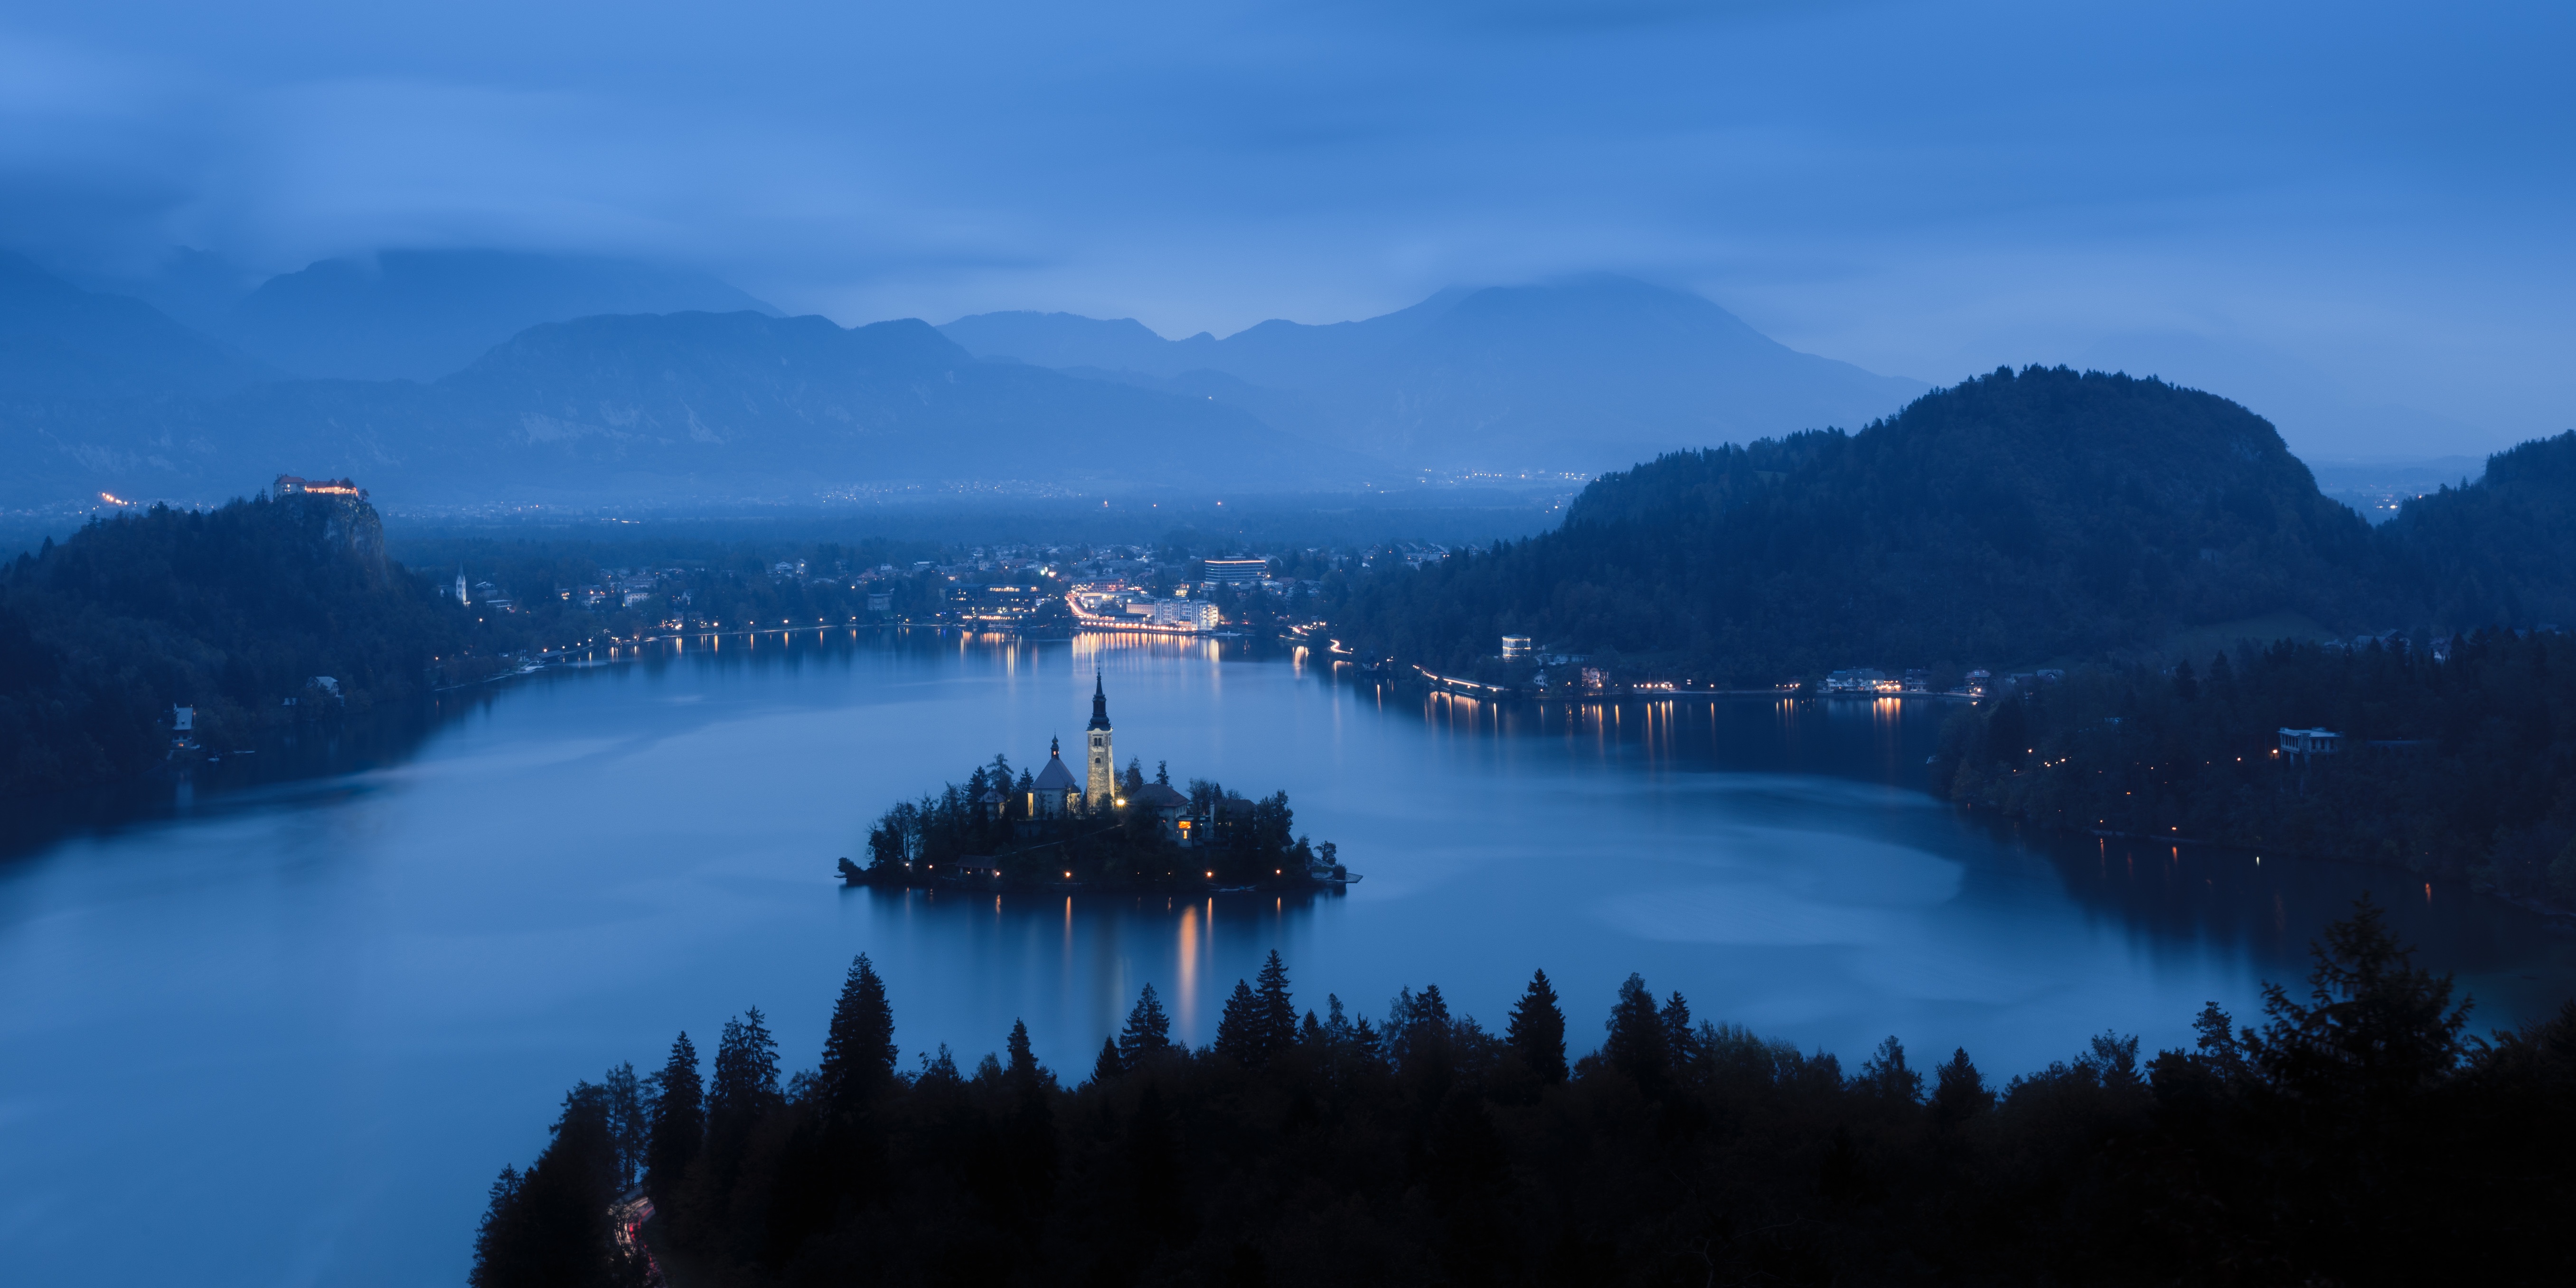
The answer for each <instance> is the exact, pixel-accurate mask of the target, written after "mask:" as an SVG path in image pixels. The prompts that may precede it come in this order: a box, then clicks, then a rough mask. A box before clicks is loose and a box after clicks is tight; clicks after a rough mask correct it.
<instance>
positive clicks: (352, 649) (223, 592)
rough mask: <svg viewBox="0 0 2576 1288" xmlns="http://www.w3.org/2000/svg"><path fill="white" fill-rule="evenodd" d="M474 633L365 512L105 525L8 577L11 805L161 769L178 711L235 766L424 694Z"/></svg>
mask: <svg viewBox="0 0 2576 1288" xmlns="http://www.w3.org/2000/svg"><path fill="white" fill-rule="evenodd" d="M466 629H467V624H466V619H465V616H464V612H463V610H462V609H461V608H460V607H459V606H457V605H456V604H455V603H454V602H453V601H441V600H440V599H439V598H437V597H436V596H435V595H434V594H433V593H432V591H431V590H430V588H429V587H428V586H427V585H426V584H425V583H424V582H423V581H421V580H420V579H417V578H415V577H413V576H412V575H411V574H409V573H407V572H405V571H404V570H403V568H402V566H401V565H399V564H396V563H393V562H392V561H390V560H388V559H387V558H386V557H385V549H384V534H383V530H382V528H381V527H380V525H379V524H378V521H377V518H376V512H375V510H374V509H373V508H371V507H370V506H368V505H367V504H366V502H364V501H363V500H359V499H357V498H351V497H332V496H316V495H310V494H304V495H294V496H287V497H281V498H277V499H269V498H266V497H262V498H260V499H258V500H252V501H234V502H233V503H231V504H230V505H226V506H224V507H223V508H221V509H217V510H210V511H202V512H192V511H183V510H170V509H165V508H160V507H155V508H153V509H151V510H149V511H146V512H143V513H139V514H125V515H120V516H118V517H116V518H114V519H107V520H100V521H97V522H93V523H91V524H90V525H89V526H87V527H85V528H83V529H81V530H80V531H79V532H77V533H74V534H73V535H72V537H71V539H70V540H68V541H66V542H64V543H63V544H61V545H59V546H57V545H55V544H53V543H52V542H51V541H48V542H46V544H45V548H44V550H43V552H42V553H41V554H37V555H21V556H19V557H18V559H17V560H16V561H14V562H13V563H10V564H8V565H5V566H0V796H8V795H16V794H20V793H25V792H33V791H49V790H58V789H61V788H66V787H77V786H81V785H84V784H88V783H95V782H102V781H106V780H110V779H114V778H120V777H125V776H129V775H132V774H135V773H138V772H141V771H142V770H144V769H146V768H149V767H150V766H151V765H153V764H155V763H157V762H159V761H160V760H162V759H163V758H164V756H165V755H167V754H168V750H169V747H170V742H171V731H170V715H171V712H170V708H171V707H172V705H173V704H183V703H184V704H191V705H193V706H194V707H195V709H196V723H197V738H198V741H200V742H201V743H202V744H203V745H204V746H206V747H208V748H210V749H214V750H225V749H229V748H232V747H238V746H244V745H247V744H248V743H249V742H250V740H251V738H252V736H253V734H254V731H255V730H256V729H258V728H259V727H261V726H263V725H267V724H272V723H276V722H279V721H283V720H289V719H319V718H328V717H329V716H330V715H331V714H332V713H334V712H336V711H341V710H347V709H350V708H363V707H367V706H371V705H376V704H381V703H385V702H388V701H393V700H396V699H400V698H405V697H409V696H412V695H414V694H417V693H418V692H419V691H421V689H422V688H423V687H424V686H425V685H426V684H427V677H426V671H427V668H428V666H429V663H430V660H431V658H432V656H433V655H434V654H436V653H438V652H439V651H440V650H441V649H442V647H443V646H445V645H449V644H452V643H453V642H455V641H457V640H459V639H461V638H462V636H463V634H464V632H465V630H466ZM316 676H329V677H331V678H332V680H333V682H334V683H335V684H336V685H337V686H338V690H339V692H338V696H337V697H336V698H335V697H333V696H332V695H331V694H330V693H329V691H328V690H327V689H322V688H317V687H316V686H314V685H313V684H312V680H313V678H314V677H316ZM290 698H293V699H297V703H296V705H294V706H292V707H290V706H288V705H287V699H290Z"/></svg>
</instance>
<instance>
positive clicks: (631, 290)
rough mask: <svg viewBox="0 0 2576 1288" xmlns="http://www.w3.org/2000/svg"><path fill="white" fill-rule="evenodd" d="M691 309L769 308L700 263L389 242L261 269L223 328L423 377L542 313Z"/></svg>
mask: <svg viewBox="0 0 2576 1288" xmlns="http://www.w3.org/2000/svg"><path fill="white" fill-rule="evenodd" d="M691 310H697V311H707V312H733V311H744V310H747V311H751V312H758V313H771V314H774V313H776V312H777V310H776V309H774V308H772V307H770V306H769V305H768V304H765V303H763V302H761V301H760V300H758V299H755V298H753V297H752V296H750V295H748V294H745V293H744V292H742V291H740V290H738V289H736V288H734V287H732V286H730V285H727V284H726V283H724V282H721V281H718V280H717V279H715V278H713V277H710V276H707V275H706V274H704V273H699V272H695V271H691V270H686V269H675V268H669V267H664V266H660V265H655V264H649V263H645V262H643V261H641V260H632V259H617V258H611V257H605V256H590V255H556V254H546V253H541V252H533V251H509V250H491V249H451V250H421V249H403V248H394V249H386V250H379V251H375V252H373V253H370V254H366V255H356V256H347V257H343V258H339V259H326V260H317V261H315V262H314V263H312V264H309V265H307V266H305V267H304V268H302V269H300V270H298V271H296V272H292V273H282V274H279V275H278V276H276V277H273V278H270V279H269V280H268V281H266V282H265V283H262V284H261V285H260V287H259V289H258V290H255V291H253V292H251V293H250V295H249V296H248V297H247V298H245V299H243V300H242V301H241V302H240V303H238V304H236V305H234V306H233V309H232V312H231V315H230V317H229V318H228V319H227V322H226V330H227V334H228V335H229V336H230V337H231V338H233V339H234V340H235V341H236V342H237V343H239V344H241V345H242V347H244V348H246V349H248V350H250V351H251V352H253V353H256V354H259V355H260V356H262V357H265V358H267V359H268V360H269V361H271V362H274V363H276V364H277V365H279V366H281V367H284V368H286V369H288V370H291V371H296V372H299V373H302V374H305V375H310V376H324V377H336V378H343V379H363V380H390V379H411V380H431V379H435V378H437V377H439V376H442V375H446V374H447V373H449V372H451V371H455V370H458V369H459V368H462V367H463V366H465V365H466V364H467V363H469V362H472V361H473V360H474V359H475V358H476V357H477V356H478V355H480V354H481V353H482V352H483V351H484V350H486V349H489V348H491V347H492V346H494V345H496V344H499V343H501V342H502V341H504V340H507V339H509V338H510V337H511V336H513V335H516V334H518V333H519V332H521V331H524V330H526V329H527V328H529V327H531V326H536V325H539V324H542V323H547V322H562V321H566V320H569V319H572V318H577V317H586V316H591V315H595V314H612V313H679V312H686V311H691Z"/></svg>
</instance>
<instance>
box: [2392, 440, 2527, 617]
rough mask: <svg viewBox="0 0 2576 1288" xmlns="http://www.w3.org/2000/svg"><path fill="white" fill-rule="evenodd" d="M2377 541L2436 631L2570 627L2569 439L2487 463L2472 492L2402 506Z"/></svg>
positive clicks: (2446, 491)
mask: <svg viewBox="0 0 2576 1288" xmlns="http://www.w3.org/2000/svg"><path fill="white" fill-rule="evenodd" d="M2379 537H2380V539H2381V540H2382V541H2383V542H2386V543H2387V544H2388V545H2389V546H2390V547H2391V548H2392V551H2393V553H2394V554H2395V555H2396V556H2397V557H2398V558H2400V559H2401V560H2402V561H2404V563H2405V564H2406V565H2407V573H2408V576H2409V579H2410V580H2411V581H2413V582H2414V583H2415V584H2416V585H2418V586H2420V587H2422V588H2423V593H2424V598H2425V600H2426V601H2427V603H2428V604H2429V606H2430V609H2431V611H2432V615H2433V620H2435V621H2439V622H2446V623H2452V624H2459V625H2466V624H2497V625H2510V626H2538V625H2549V624H2555V625H2559V626H2576V574H2571V572H2570V570H2571V569H2576V431H2570V432H2568V433H2564V434H2560V435H2558V436H2557V437H2555V438H2544V439H2540V440H2538V441H2535V442H2529V443H2525V444H2523V445H2522V446H2520V447H2517V448H2514V449H2513V450H2512V451H2509V452H2499V453H2497V454H2496V455H2494V456H2491V457H2489V458H2487V468H2486V473H2485V475H2483V476H2482V477H2480V478H2479V479H2478V480H2477V481H2476V482H2474V483H2469V484H2465V485H2464V486H2461V487H2456V488H2450V487H2446V488H2443V489H2442V490H2440V491H2439V492H2436V493H2434V494H2432V495H2431V496H2424V497H2418V498H2416V499H2414V500H2412V501H2409V502H2407V503H2406V506H2405V508H2404V509H2402V510H2400V511H2398V514H2397V517H2396V518H2394V519H2392V520H2390V521H2389V522H2388V525H2387V526H2386V527H2384V528H2382V529H2380V531H2379Z"/></svg>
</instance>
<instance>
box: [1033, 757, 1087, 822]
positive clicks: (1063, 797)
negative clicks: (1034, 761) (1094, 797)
mask: <svg viewBox="0 0 2576 1288" xmlns="http://www.w3.org/2000/svg"><path fill="white" fill-rule="evenodd" d="M1082 799H1083V792H1082V784H1080V783H1078V782H1075V781H1074V778H1073V771H1072V770H1070V769H1067V768H1065V767H1064V746H1063V744H1062V743H1060V742H1059V741H1057V740H1056V739H1053V738H1049V739H1047V763H1046V768H1044V769H1041V770H1039V771H1038V777H1037V781H1036V782H1035V783H1033V784H1031V785H1030V787H1029V799H1028V814H1027V817H1029V818H1063V817H1064V816H1065V815H1067V814H1071V813H1074V812H1076V811H1077V810H1078V809H1079V808H1080V805H1081V802H1082Z"/></svg>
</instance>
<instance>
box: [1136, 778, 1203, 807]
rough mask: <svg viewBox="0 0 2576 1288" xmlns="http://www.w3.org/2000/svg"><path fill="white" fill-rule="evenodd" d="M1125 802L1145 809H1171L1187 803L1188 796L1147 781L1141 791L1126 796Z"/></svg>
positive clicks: (1188, 801) (1188, 800)
mask: <svg viewBox="0 0 2576 1288" xmlns="http://www.w3.org/2000/svg"><path fill="white" fill-rule="evenodd" d="M1127 803H1128V804H1130V805H1142V806H1144V807H1145V808H1147V809H1172V808H1176V807H1178V806H1183V805H1187V804H1189V803H1190V798H1189V797H1187V796H1183V795H1181V794H1180V793H1179V792H1177V791H1174V790H1172V789H1171V788H1170V787H1167V786H1165V785H1163V784H1161V783H1147V784H1145V789H1144V790H1143V791H1140V792H1137V793H1136V794H1135V795H1133V796H1130V797H1128V798H1127Z"/></svg>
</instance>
